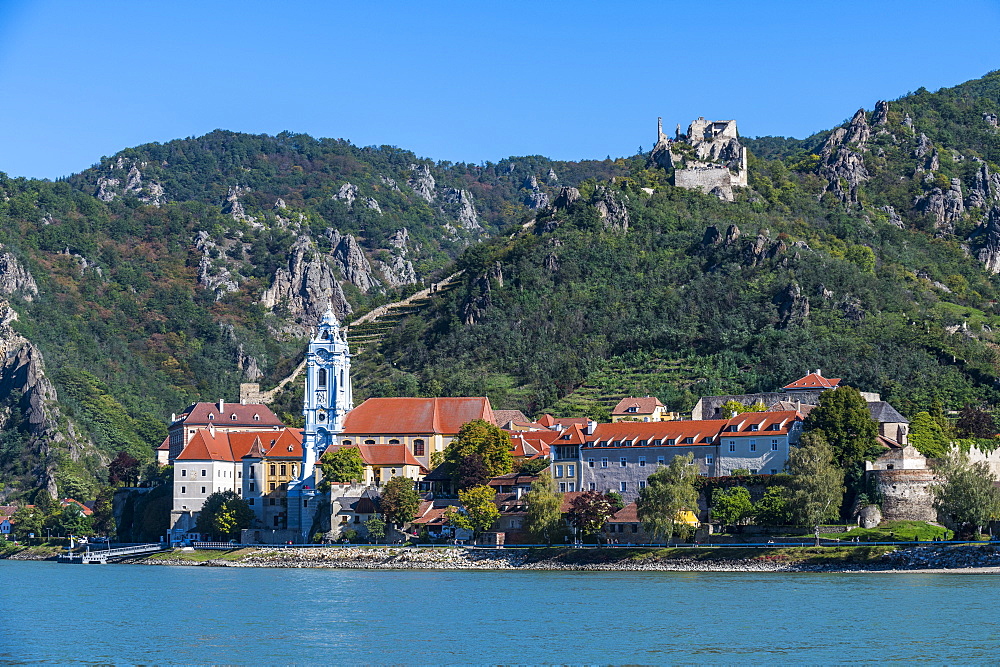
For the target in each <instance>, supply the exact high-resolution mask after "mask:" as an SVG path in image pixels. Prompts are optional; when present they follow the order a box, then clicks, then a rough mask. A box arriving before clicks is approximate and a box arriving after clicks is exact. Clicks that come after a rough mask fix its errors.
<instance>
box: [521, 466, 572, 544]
mask: <svg viewBox="0 0 1000 667" xmlns="http://www.w3.org/2000/svg"><path fill="white" fill-rule="evenodd" d="M525 499H526V500H527V502H528V516H527V518H526V519H525V522H524V527H525V528H526V529H527V531H528V533H529V534H530V535H531V537H532V539H534V540H537V541H539V542H545V543H546V544H552V543H553V542H554V541H556V540H557V539H559V538H560V537H561V536H562V534H563V533H564V532H565V523H564V522H563V516H562V514H561V513H560V512H559V508H560V507H561V506H562V497H561V496H560V495H559V494H558V493H556V483H555V480H554V479H552V478H551V477H549V476H548V475H543V476H541V477H539V478H538V479H537V480H535V481H534V482H532V483H531V489H530V490H529V491H528V494H527V495H526V496H525Z"/></svg>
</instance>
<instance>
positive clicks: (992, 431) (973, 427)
mask: <svg viewBox="0 0 1000 667" xmlns="http://www.w3.org/2000/svg"><path fill="white" fill-rule="evenodd" d="M955 429H956V430H957V431H958V434H959V436H960V437H962V438H993V437H995V436H996V434H997V425H996V422H995V421H994V419H993V415H992V414H991V413H990V412H989V411H987V410H984V409H982V408H976V407H973V406H971V405H966V406H965V407H964V408H962V411H961V412H960V413H959V415H958V421H956V422H955ZM911 430H912V427H911Z"/></svg>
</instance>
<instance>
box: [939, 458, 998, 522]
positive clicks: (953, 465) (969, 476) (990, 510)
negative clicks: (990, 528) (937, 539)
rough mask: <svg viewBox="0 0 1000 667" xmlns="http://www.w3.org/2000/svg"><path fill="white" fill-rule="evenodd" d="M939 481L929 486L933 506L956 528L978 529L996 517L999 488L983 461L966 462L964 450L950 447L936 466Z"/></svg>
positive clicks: (967, 459)
mask: <svg viewBox="0 0 1000 667" xmlns="http://www.w3.org/2000/svg"><path fill="white" fill-rule="evenodd" d="M938 473H939V474H940V475H941V476H942V477H944V478H945V480H946V481H945V482H944V483H943V484H939V485H936V486H934V487H933V489H932V491H933V493H934V507H935V509H937V511H938V513H939V514H941V515H943V516H944V517H946V518H947V519H948V520H949V521H950V522H952V523H953V524H954V525H955V526H956V528H957V529H959V530H962V529H963V528H964V529H965V530H966V531H967V532H972V530H973V529H974V530H975V532H976V533H977V534H978V533H981V532H982V529H983V526H985V525H987V524H988V523H989V522H990V521H991V520H993V519H996V518H997V517H1000V489H997V487H996V486H995V484H996V481H997V479H996V477H995V476H994V475H993V473H992V471H991V470H990V468H989V465H987V464H986V463H985V462H984V461H978V462H976V463H970V462H969V457H968V455H967V454H965V453H964V452H961V451H957V450H953V451H952V452H951V453H950V454H949V456H948V458H947V459H946V460H945V461H944V462H943V463H942V464H941V465H940V466H939V468H938Z"/></svg>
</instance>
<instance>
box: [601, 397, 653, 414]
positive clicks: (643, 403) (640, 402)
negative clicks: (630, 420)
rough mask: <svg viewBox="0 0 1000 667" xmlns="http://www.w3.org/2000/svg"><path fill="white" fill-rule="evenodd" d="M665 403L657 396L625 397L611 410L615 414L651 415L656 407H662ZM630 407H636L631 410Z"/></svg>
mask: <svg viewBox="0 0 1000 667" xmlns="http://www.w3.org/2000/svg"><path fill="white" fill-rule="evenodd" d="M662 407H663V403H660V399H658V398H656V397H655V396H646V397H645V398H623V399H622V400H620V401H618V405H616V406H615V409H614V410H612V411H611V414H613V415H651V414H653V412H654V411H655V410H656V408H662ZM629 408H635V409H634V410H630V409H629Z"/></svg>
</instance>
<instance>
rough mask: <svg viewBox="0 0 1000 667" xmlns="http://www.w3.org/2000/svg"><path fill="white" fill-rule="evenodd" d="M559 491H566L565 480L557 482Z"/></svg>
mask: <svg viewBox="0 0 1000 667" xmlns="http://www.w3.org/2000/svg"><path fill="white" fill-rule="evenodd" d="M559 493H566V482H559Z"/></svg>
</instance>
